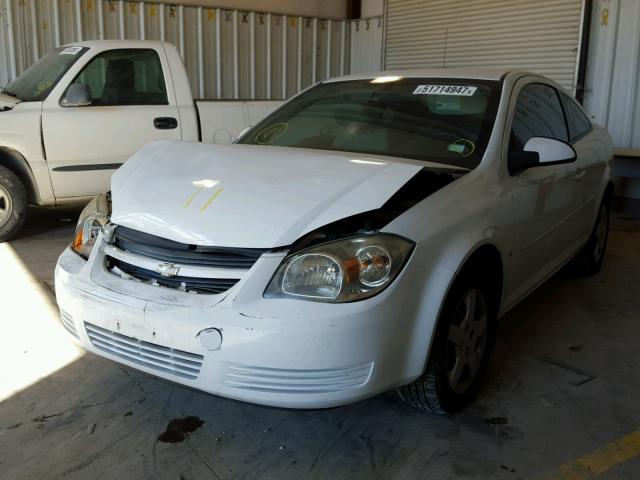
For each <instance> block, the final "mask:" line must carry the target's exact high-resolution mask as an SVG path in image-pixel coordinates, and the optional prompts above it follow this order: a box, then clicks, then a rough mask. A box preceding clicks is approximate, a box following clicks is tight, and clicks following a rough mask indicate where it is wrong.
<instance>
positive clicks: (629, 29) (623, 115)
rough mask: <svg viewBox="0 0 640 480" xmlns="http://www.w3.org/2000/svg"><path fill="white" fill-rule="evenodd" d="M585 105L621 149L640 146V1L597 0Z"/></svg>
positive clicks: (590, 42) (593, 19) (594, 9)
mask: <svg viewBox="0 0 640 480" xmlns="http://www.w3.org/2000/svg"><path fill="white" fill-rule="evenodd" d="M591 20H592V21H591V31H590V36H589V54H588V59H587V78H586V90H585V97H584V105H585V108H586V110H587V111H588V112H589V113H590V114H591V116H592V118H593V120H594V121H595V122H596V123H598V124H600V125H603V126H605V127H606V128H607V130H609V132H610V133H611V136H612V137H613V142H614V145H615V146H616V147H618V148H640V93H639V92H638V91H639V90H640V1H637V0H596V1H595V2H594V6H593V15H592V18H591Z"/></svg>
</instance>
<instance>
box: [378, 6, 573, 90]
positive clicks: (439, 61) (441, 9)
mask: <svg viewBox="0 0 640 480" xmlns="http://www.w3.org/2000/svg"><path fill="white" fill-rule="evenodd" d="M582 15H583V0H387V9H386V16H387V28H386V35H385V68H386V69H393V68H422V67H470V66H474V67H500V68H502V67H506V68H518V69H520V68H523V69H527V70H532V71H534V72H537V73H541V74H543V75H546V76H548V77H550V78H552V79H553V80H555V81H556V82H558V83H560V84H561V85H562V86H563V87H565V88H566V89H567V90H569V91H573V88H574V80H575V77H576V63H577V58H578V50H579V45H580V31H581V25H582Z"/></svg>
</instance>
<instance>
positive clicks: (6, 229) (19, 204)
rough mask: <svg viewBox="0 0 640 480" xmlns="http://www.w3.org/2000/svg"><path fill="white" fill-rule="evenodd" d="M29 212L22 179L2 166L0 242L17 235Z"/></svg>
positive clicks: (0, 175) (0, 168) (0, 170)
mask: <svg viewBox="0 0 640 480" xmlns="http://www.w3.org/2000/svg"><path fill="white" fill-rule="evenodd" d="M26 214H27V192H26V191H25V188H24V185H22V182H21V181H20V179H19V178H18V177H17V176H16V175H15V174H14V173H13V172H12V171H11V170H9V169H7V168H5V167H2V166H0V242H6V241H7V240H9V239H10V238H11V237H13V235H15V234H16V233H17V232H18V230H20V227H22V224H23V223H24V219H25V216H26Z"/></svg>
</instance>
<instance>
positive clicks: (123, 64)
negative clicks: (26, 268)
mask: <svg viewBox="0 0 640 480" xmlns="http://www.w3.org/2000/svg"><path fill="white" fill-rule="evenodd" d="M198 104H199V105H198ZM280 104H281V102H279V101H253V102H247V101H238V102H226V101H225V102H215V103H214V104H213V105H212V104H211V103H202V102H196V101H194V98H193V96H192V93H191V88H190V85H189V79H188V77H187V73H186V70H185V68H184V66H183V64H182V60H181V58H180V55H179V53H178V51H177V49H176V48H175V47H174V46H173V45H171V44H169V43H165V42H155V41H118V40H113V41H112V40H100V41H92V42H80V43H75V44H72V45H66V46H62V47H58V48H56V49H54V50H52V51H51V52H49V53H48V54H47V55H45V56H44V57H42V58H41V59H40V60H39V61H38V62H37V63H36V64H34V65H33V66H32V67H31V68H29V69H28V70H27V71H25V72H24V73H23V74H22V75H21V76H19V77H18V78H17V79H16V80H15V81H13V82H12V83H10V84H9V85H7V87H6V88H5V90H4V92H2V94H0V241H4V240H7V239H8V238H10V236H12V235H13V234H14V233H15V232H16V231H17V230H18V229H19V228H20V226H21V224H22V222H23V221H24V217H25V215H26V207H27V204H28V203H31V204H37V205H58V204H64V203H71V202H83V201H86V200H87V199H89V198H91V197H93V196H94V195H96V194H98V193H101V192H104V191H106V190H108V189H109V182H110V178H111V175H112V174H113V172H114V171H115V170H116V169H117V168H118V167H119V166H120V165H122V164H123V163H124V162H125V161H126V160H127V159H128V158H129V157H130V156H131V155H133V153H135V152H136V151H137V150H138V149H140V148H141V147H142V146H143V145H145V144H146V143H148V142H150V141H153V140H185V141H201V140H203V137H204V140H205V141H209V142H214V141H218V142H221V141H222V142H227V143H228V142H229V141H230V140H231V139H233V138H234V137H235V136H236V135H237V134H238V133H239V132H240V131H241V130H242V129H244V128H245V127H247V126H249V125H251V124H253V123H255V122H256V121H258V120H260V119H261V118H262V117H263V116H265V115H266V114H267V113H269V112H270V111H271V110H273V109H275V108H276V107H277V106H279V105H280ZM218 107H220V108H218ZM221 132H222V134H221ZM177 161H179V159H178V160H177Z"/></svg>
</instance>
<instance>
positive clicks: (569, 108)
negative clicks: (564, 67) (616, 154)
mask: <svg viewBox="0 0 640 480" xmlns="http://www.w3.org/2000/svg"><path fill="white" fill-rule="evenodd" d="M560 97H561V99H562V106H563V107H564V111H565V115H566V117H567V126H568V127H569V137H570V139H571V145H573V148H575V150H576V153H577V154H578V171H577V173H576V177H575V180H576V183H577V186H578V188H579V190H580V191H579V196H580V211H579V213H578V214H577V215H576V222H577V228H578V235H577V237H576V248H579V247H581V246H582V245H584V243H585V242H586V241H587V239H588V238H589V236H590V235H591V231H592V229H593V226H594V223H595V217H596V214H597V212H598V209H599V208H600V201H601V198H600V195H601V194H602V191H601V189H602V178H603V176H604V172H605V169H606V168H607V166H606V164H605V162H603V161H602V160H603V158H602V154H603V144H602V140H601V139H600V138H595V137H594V135H593V134H592V132H593V125H591V121H590V120H589V118H588V117H587V116H586V115H585V113H584V112H583V111H582V108H581V107H580V106H579V105H578V103H577V102H576V101H575V100H574V99H572V98H570V97H569V96H568V95H566V94H564V93H561V94H560Z"/></svg>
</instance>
